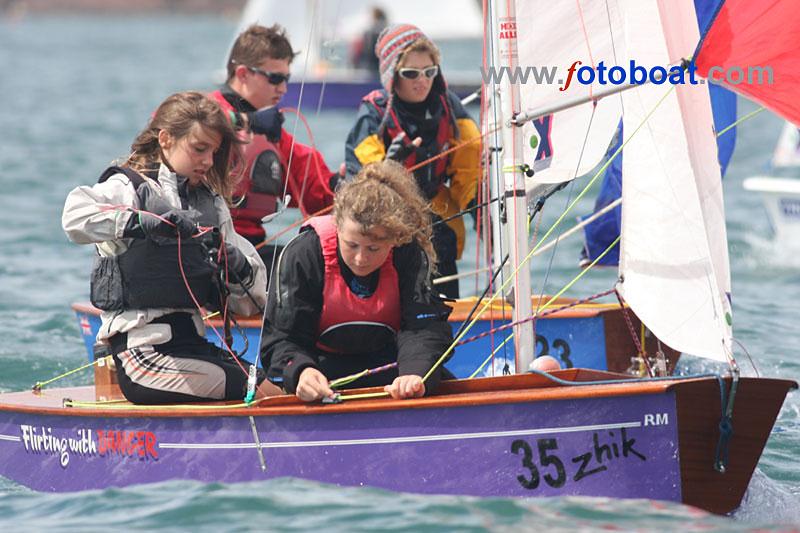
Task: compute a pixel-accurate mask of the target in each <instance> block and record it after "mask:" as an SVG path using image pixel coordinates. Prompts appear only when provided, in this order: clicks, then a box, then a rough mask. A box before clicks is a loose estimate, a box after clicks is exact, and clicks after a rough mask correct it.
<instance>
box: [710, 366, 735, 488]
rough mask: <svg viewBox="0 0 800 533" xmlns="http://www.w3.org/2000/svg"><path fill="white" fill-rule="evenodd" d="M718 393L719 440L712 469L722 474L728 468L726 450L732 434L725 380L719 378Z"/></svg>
mask: <svg viewBox="0 0 800 533" xmlns="http://www.w3.org/2000/svg"><path fill="white" fill-rule="evenodd" d="M719 393H720V413H721V414H722V416H721V417H720V419H719V440H718V441H717V451H716V456H715V457H714V470H716V471H717V472H719V473H720V474H724V473H725V471H726V470H727V468H728V452H729V451H730V443H731V437H732V436H733V420H732V419H731V417H730V415H728V393H727V390H726V389H725V382H724V381H723V380H722V378H719Z"/></svg>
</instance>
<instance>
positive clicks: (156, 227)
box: [62, 92, 266, 404]
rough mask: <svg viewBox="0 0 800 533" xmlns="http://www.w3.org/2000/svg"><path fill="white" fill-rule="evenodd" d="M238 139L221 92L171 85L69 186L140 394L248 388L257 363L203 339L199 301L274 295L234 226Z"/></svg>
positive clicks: (251, 303) (254, 301)
mask: <svg viewBox="0 0 800 533" xmlns="http://www.w3.org/2000/svg"><path fill="white" fill-rule="evenodd" d="M237 143H238V139H237V138H236V133H235V132H234V130H233V128H232V127H231V125H230V122H229V120H228V117H227V116H226V114H225V113H224V112H223V111H222V109H221V108H220V106H219V105H218V104H217V103H216V102H214V101H212V100H210V99H209V98H208V97H207V96H206V95H204V94H201V93H198V92H184V93H178V94H173V95H172V96H170V97H168V98H167V99H166V100H164V102H162V103H161V105H160V106H159V107H158V109H157V110H156V112H155V114H154V115H153V116H152V118H151V119H150V122H149V124H148V125H147V127H146V128H145V129H144V130H143V131H142V132H141V133H140V134H139V135H138V136H137V137H136V139H135V140H134V141H133V144H132V146H131V155H130V156H128V158H127V160H126V161H125V162H124V163H122V164H121V165H120V166H112V167H109V168H108V169H107V170H106V171H105V172H103V174H102V175H101V177H100V179H99V181H98V183H97V184H95V185H93V186H80V187H77V188H75V189H73V190H72V191H71V192H70V193H69V195H68V196H67V199H66V203H65V204H64V211H63V214H62V226H63V228H64V231H65V232H66V234H67V236H68V237H69V238H70V240H72V241H73V242H75V243H78V244H94V245H95V246H96V248H97V253H98V257H97V258H96V260H95V267H94V270H93V272H92V283H91V296H92V303H93V304H94V305H96V306H97V307H99V308H100V309H102V314H101V320H102V324H101V326H100V330H99V332H98V335H97V340H98V341H99V342H101V343H104V344H107V345H109V349H110V351H111V353H112V355H113V357H114V362H115V363H116V368H117V376H118V378H119V385H120V388H121V389H122V392H123V394H124V395H125V397H126V398H127V399H128V400H129V401H131V402H134V403H140V404H160V403H174V402H186V401H196V400H241V399H242V398H244V395H245V385H246V383H247V377H248V375H247V373H248V370H249V368H248V367H249V365H246V364H245V365H244V368H242V366H240V365H239V364H237V362H236V361H235V360H234V359H233V357H232V356H229V355H228V354H227V352H226V351H224V350H221V349H220V348H217V347H216V346H214V345H213V344H211V343H209V342H208V341H206V340H205V337H204V335H205V327H204V325H203V319H202V317H201V314H200V311H199V310H198V308H197V304H201V305H206V306H207V307H212V306H216V308H217V309H219V308H224V305H225V301H227V309H228V310H229V311H231V312H237V313H244V314H252V313H256V312H258V311H259V310H260V308H263V306H264V305H265V304H266V268H265V267H264V263H263V262H262V261H261V258H260V257H259V256H258V253H257V252H256V251H255V248H254V247H253V245H252V244H250V243H249V242H248V241H247V240H246V239H244V238H242V237H241V236H239V235H238V234H237V233H236V232H235V231H234V228H233V223H232V221H231V216H230V212H229V210H228V205H227V204H226V201H229V200H230V193H231V189H232V188H233V179H232V177H231V174H230V173H229V154H230V153H231V151H232V150H233V149H234V148H236V144H237ZM208 228H213V231H206V230H207V229H208ZM179 254H180V256H179ZM212 260H213V263H212ZM220 269H221V270H222V273H221V274H220ZM184 272H185V277H184V275H183V273H184ZM222 279H227V280H229V281H228V282H227V286H223V285H222V284H221V283H222V282H221V280H222ZM187 280H188V281H187ZM187 284H188V285H187ZM187 286H188V287H190V290H187ZM222 291H224V292H222ZM225 292H229V294H227V295H225V294H224V293H225ZM195 300H196V302H197V303H195Z"/></svg>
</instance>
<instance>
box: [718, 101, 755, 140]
mask: <svg viewBox="0 0 800 533" xmlns="http://www.w3.org/2000/svg"><path fill="white" fill-rule="evenodd" d="M765 109H766V107H759V108H758V109H756V110H755V111H751V112H749V113H748V114H746V115H745V116H743V117H741V118H739V119H737V120H736V122H734V123H733V124H731V125H729V126H727V127H726V128H723V129H722V131H721V132H719V133H717V137H721V136H722V134H723V133H727V132H728V131H729V130H732V129H733V128H735V127H736V126H737V125H739V124H741V123H742V122H744V121H745V120H750V119H751V118H753V117H754V116H756V115H758V114H759V113H761V112H762V111H764V110H765Z"/></svg>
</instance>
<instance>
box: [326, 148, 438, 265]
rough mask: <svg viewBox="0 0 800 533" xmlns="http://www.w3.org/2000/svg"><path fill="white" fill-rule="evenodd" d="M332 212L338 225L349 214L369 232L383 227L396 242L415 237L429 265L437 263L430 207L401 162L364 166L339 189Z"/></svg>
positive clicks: (388, 161) (403, 241) (400, 242)
mask: <svg viewBox="0 0 800 533" xmlns="http://www.w3.org/2000/svg"><path fill="white" fill-rule="evenodd" d="M333 215H334V218H335V220H336V224H337V226H340V227H341V226H342V224H343V222H344V219H345V218H350V219H352V220H353V221H355V222H356V223H358V224H359V225H360V226H361V231H362V232H363V233H364V234H366V235H369V233H370V231H371V230H372V229H373V228H376V227H381V228H383V229H385V230H386V232H387V233H388V238H390V239H392V240H394V241H395V243H396V245H397V246H399V245H402V244H407V243H410V242H411V241H416V243H417V244H418V245H419V246H420V248H422V250H423V251H424V252H425V254H426V255H427V256H428V264H429V265H430V267H431V268H432V266H433V265H435V264H436V252H435V251H434V250H433V244H432V243H431V233H432V229H431V211H430V207H429V206H428V204H427V202H425V199H424V198H423V197H422V194H421V193H420V190H419V187H418V186H417V182H416V181H415V180H414V178H413V177H412V176H411V174H409V173H408V171H407V170H406V169H405V168H404V167H403V166H402V165H400V164H399V163H396V162H394V161H391V160H387V161H381V162H377V163H369V164H368V165H366V166H364V168H362V169H361V171H360V172H359V173H358V174H357V175H356V177H355V178H353V180H351V181H349V182H346V183H344V184H343V185H342V186H341V187H340V188H339V189H338V190H337V191H336V197H335V198H334V201H333Z"/></svg>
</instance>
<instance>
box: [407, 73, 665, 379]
mask: <svg viewBox="0 0 800 533" xmlns="http://www.w3.org/2000/svg"><path fill="white" fill-rule="evenodd" d="M674 89H675V86H674V85H673V86H670V88H669V90H667V91H666V92H665V93H664V96H662V97H661V98H660V99H659V100H658V102H656V104H655V106H653V109H651V110H650V112H648V113H647V115H646V116H645V117H644V119H643V120H642V122H641V123H640V124H639V125H638V126H637V127H636V129H634V131H633V133H631V135H630V137H628V139H627V140H625V141H624V142H623V143H622V144H621V145H620V147H619V148H617V150H616V151H615V152H614V154H613V155H612V156H611V157H610V158H609V159H608V161H606V162H605V163H604V164H603V165H602V166H601V167H600V169H599V170H598V171H597V173H595V175H594V176H593V177H592V178H591V179H590V180H589V182H588V183H587V184H586V186H585V187H584V188H583V190H582V191H581V192H580V193H579V194H578V196H576V197H575V199H574V200H573V201H572V202H571V203H570V204H569V205H568V206H567V208H566V210H565V211H564V212H563V213H562V214H561V216H559V217H558V219H557V220H556V221H555V222H554V223H553V225H552V226H551V227H550V229H548V230H547V232H546V233H545V234H544V235H543V236H542V238H541V239H539V242H538V243H537V244H536V246H534V247H533V249H532V250H531V251H530V252H529V253H528V255H527V256H525V258H524V259H523V260H522V261H520V263H519V265H517V266H516V268H515V269H514V272H512V273H511V275H510V276H509V278H508V279H507V280H506V281H505V282H504V283H503V284H502V285H501V286H500V288H499V289H498V290H497V291H496V292H495V293H494V294H493V295H492V297H491V298H489V299H488V300H487V301H486V303H484V304H483V306H482V307H481V309H480V311H478V313H477V314H476V315H475V317H474V318H473V319H472V320H471V321H470V323H469V324H468V325H467V326H466V327H465V328H464V329H463V330H462V331H461V333H460V334H459V335H458V336H457V337H456V338H455V339H454V340H453V342H452V344H450V346H448V348H447V349H446V350H445V351H444V353H443V354H442V355H441V357H439V359H438V360H437V361H436V362H435V363H434V364H433V366H432V367H431V369H430V370H429V371H428V372H427V373H426V374H425V376H424V377H423V378H422V382H423V383H424V382H425V381H427V380H428V378H430V376H431V374H433V372H434V371H435V370H436V369H437V368H438V367H439V366H441V364H442V363H443V362H444V360H445V359H446V358H447V357H448V356H449V355H450V354H451V353H452V352H453V350H454V349H455V346H456V344H457V343H458V342H459V341H460V340H461V339H462V338H463V337H464V335H466V334H467V332H468V331H469V330H470V329H471V328H472V327H473V326H474V325H475V324H476V323H477V321H478V320H479V319H480V317H481V316H482V315H483V313H484V312H485V311H486V309H488V308H489V306H490V305H491V304H492V303H493V302H494V301H495V299H497V297H498V295H500V294H502V293H503V291H504V290H505V289H506V288H507V287H508V285H509V284H510V283H511V282H512V281H513V280H514V277H515V276H516V275H517V274H518V273H519V271H520V269H522V267H523V266H524V265H525V264H526V263H527V262H528V261H529V260H530V258H531V257H533V254H534V253H535V252H536V251H537V250H538V249H539V248H540V247H541V245H542V243H543V242H545V241H546V240H547V237H549V236H550V234H551V233H553V231H555V229H556V228H557V227H558V226H559V225H560V224H561V222H563V220H564V219H565V218H566V216H567V214H568V213H569V212H570V211H571V210H572V209H573V208H574V207H575V205H576V204H577V203H578V201H579V200H580V199H581V198H583V196H585V195H586V193H587V192H588V190H589V189H590V188H591V186H592V185H594V183H595V181H597V179H598V178H599V177H600V176H601V175H602V174H603V172H605V171H606V169H607V168H608V167H609V165H611V162H612V161H613V160H614V158H616V157H617V156H618V155H619V154H620V153H621V152H622V149H623V148H624V147H625V146H626V145H627V144H628V143H629V142H630V140H631V139H633V138H634V136H635V135H636V134H637V133H638V132H639V130H641V129H642V127H643V126H644V125H645V124H646V123H647V121H648V120H649V118H650V116H651V115H652V114H653V113H655V111H656V109H658V107H659V106H660V105H661V104H662V103H663V102H664V100H666V98H667V96H669V95H670V93H671V92H672V91H673V90H674Z"/></svg>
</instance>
